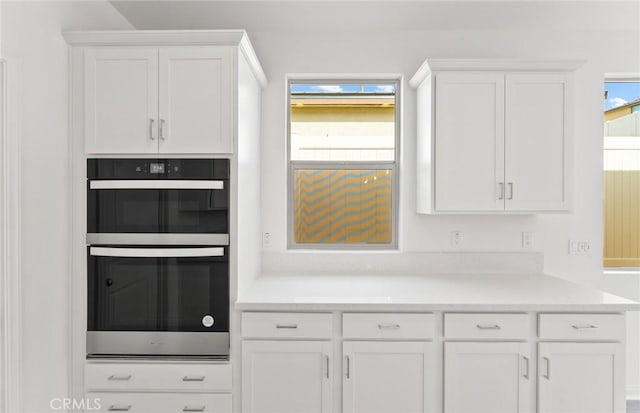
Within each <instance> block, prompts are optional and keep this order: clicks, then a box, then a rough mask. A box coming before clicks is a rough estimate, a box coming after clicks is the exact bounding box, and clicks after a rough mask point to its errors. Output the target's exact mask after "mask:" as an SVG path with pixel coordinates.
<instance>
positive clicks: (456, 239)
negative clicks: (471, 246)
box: [451, 231, 462, 248]
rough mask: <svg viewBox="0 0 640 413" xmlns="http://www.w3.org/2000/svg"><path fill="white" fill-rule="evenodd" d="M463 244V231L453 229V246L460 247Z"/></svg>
mask: <svg viewBox="0 0 640 413" xmlns="http://www.w3.org/2000/svg"><path fill="white" fill-rule="evenodd" d="M461 245H462V231H451V247H452V248H460V246H461Z"/></svg>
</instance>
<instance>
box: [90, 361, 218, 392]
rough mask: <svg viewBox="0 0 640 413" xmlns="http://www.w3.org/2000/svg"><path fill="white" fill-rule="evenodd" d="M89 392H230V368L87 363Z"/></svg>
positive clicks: (206, 365) (207, 365) (215, 365)
mask: <svg viewBox="0 0 640 413" xmlns="http://www.w3.org/2000/svg"><path fill="white" fill-rule="evenodd" d="M84 380H85V389H86V390H87V391H101V390H121V391H145V390H154V391H158V390H162V391H167V390H168V391H231V364H229V363H221V364H188V363H176V364H144V363H87V364H85V369H84Z"/></svg>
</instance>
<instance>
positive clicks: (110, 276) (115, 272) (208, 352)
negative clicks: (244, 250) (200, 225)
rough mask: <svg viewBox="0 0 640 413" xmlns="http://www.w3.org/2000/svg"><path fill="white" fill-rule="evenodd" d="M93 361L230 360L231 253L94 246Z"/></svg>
mask: <svg viewBox="0 0 640 413" xmlns="http://www.w3.org/2000/svg"><path fill="white" fill-rule="evenodd" d="M87 256H88V285H87V287H88V289H87V290H88V297H87V307H88V318H87V354H88V355H90V356H100V355H127V356H144V355H166V356H224V355H228V353H229V258H228V248H227V247H188V248H186V247H166V248H142V247H93V246H92V247H88V255H87Z"/></svg>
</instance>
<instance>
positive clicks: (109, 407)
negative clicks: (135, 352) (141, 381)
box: [84, 393, 231, 413]
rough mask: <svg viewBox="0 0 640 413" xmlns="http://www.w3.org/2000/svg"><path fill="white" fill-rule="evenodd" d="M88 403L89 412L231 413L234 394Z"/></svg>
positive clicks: (107, 397)
mask: <svg viewBox="0 0 640 413" xmlns="http://www.w3.org/2000/svg"><path fill="white" fill-rule="evenodd" d="M84 402H85V404H86V406H87V407H85V410H86V411H87V412H89V411H96V412H131V413H164V412H167V413H168V412H171V413H178V412H205V413H207V412H208V413H231V394H230V393H227V394H197V393H87V394H86V398H85V400H84Z"/></svg>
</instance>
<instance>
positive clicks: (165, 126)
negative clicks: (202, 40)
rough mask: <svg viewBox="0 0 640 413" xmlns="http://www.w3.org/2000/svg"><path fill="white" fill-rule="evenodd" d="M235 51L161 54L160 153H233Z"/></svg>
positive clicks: (191, 49)
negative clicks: (233, 73)
mask: <svg viewBox="0 0 640 413" xmlns="http://www.w3.org/2000/svg"><path fill="white" fill-rule="evenodd" d="M232 68H233V48H232V47H226V46H190V47H184V46H181V47H162V48H160V120H159V122H160V124H159V127H160V152H161V153H231V152H232V151H233V130H232V125H233V113H234V110H233V75H232Z"/></svg>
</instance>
